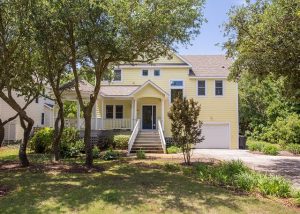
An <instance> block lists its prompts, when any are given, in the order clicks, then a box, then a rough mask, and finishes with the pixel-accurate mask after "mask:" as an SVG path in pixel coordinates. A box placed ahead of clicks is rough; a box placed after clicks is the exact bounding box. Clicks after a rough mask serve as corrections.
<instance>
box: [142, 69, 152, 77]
mask: <svg viewBox="0 0 300 214" xmlns="http://www.w3.org/2000/svg"><path fill="white" fill-rule="evenodd" d="M144 71H148V74H147V75H146V76H145V75H143V72H144ZM141 76H142V77H149V76H150V70H149V69H145V68H143V69H142V70H141Z"/></svg>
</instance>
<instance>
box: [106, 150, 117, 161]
mask: <svg viewBox="0 0 300 214" xmlns="http://www.w3.org/2000/svg"><path fill="white" fill-rule="evenodd" d="M119 156H120V154H119V152H117V151H114V150H112V149H110V150H108V151H106V152H105V154H104V155H103V160H106V161H108V160H116V159H118V158H119Z"/></svg>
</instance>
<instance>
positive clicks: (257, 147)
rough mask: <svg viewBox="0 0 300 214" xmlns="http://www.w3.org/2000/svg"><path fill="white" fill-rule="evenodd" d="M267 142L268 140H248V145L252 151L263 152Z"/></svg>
mask: <svg viewBox="0 0 300 214" xmlns="http://www.w3.org/2000/svg"><path fill="white" fill-rule="evenodd" d="M265 144H266V142H262V141H255V140H247V147H248V149H249V150H250V151H259V152H261V151H262V150H263V147H264V145H265Z"/></svg>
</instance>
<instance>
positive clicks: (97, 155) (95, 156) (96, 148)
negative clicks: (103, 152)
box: [92, 146, 100, 158]
mask: <svg viewBox="0 0 300 214" xmlns="http://www.w3.org/2000/svg"><path fill="white" fill-rule="evenodd" d="M92 153H93V158H99V156H100V150H99V148H98V147H97V146H94V148H93V150H92Z"/></svg>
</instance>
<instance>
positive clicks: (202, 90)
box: [198, 80, 206, 96]
mask: <svg viewBox="0 0 300 214" xmlns="http://www.w3.org/2000/svg"><path fill="white" fill-rule="evenodd" d="M205 95H206V82H205V80H198V96H205Z"/></svg>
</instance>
